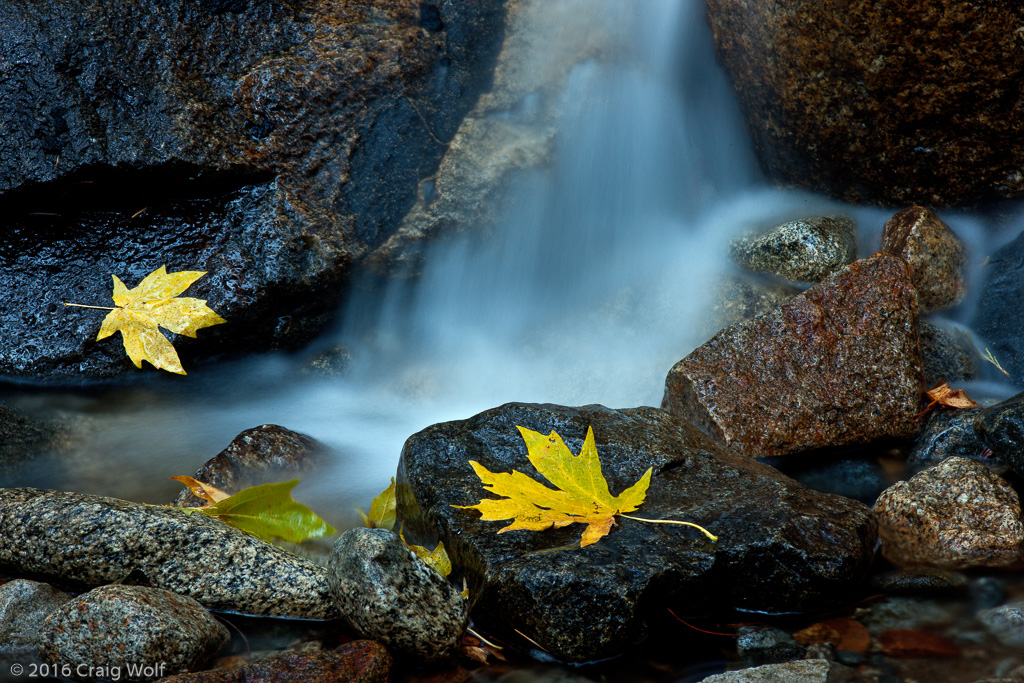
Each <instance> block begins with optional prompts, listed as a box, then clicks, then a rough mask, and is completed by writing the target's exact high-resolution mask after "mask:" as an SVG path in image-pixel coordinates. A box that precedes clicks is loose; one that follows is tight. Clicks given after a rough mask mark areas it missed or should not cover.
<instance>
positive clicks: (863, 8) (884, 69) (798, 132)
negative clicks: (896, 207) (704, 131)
mask: <svg viewBox="0 0 1024 683" xmlns="http://www.w3.org/2000/svg"><path fill="white" fill-rule="evenodd" d="M707 5H708V18H709V21H710V24H711V29H712V32H713V33H714V37H715V42H716V44H717V47H718V55H719V60H720V61H721V62H722V64H723V65H724V66H725V68H726V70H727V71H728V73H729V76H730V78H731V79H732V82H733V85H734V87H735V89H736V92H737V94H738V96H739V101H740V105H741V107H742V109H743V112H744V115H745V116H746V119H747V126H748V128H749V129H750V132H751V134H752V136H753V139H754V144H755V147H756V149H757V154H758V156H759V158H760V160H761V165H762V167H763V168H764V169H765V171H766V172H767V174H768V175H769V176H771V177H772V178H775V179H776V180H779V181H781V182H784V183H788V184H793V185H799V186H803V187H809V188H812V189H814V190H818V191H823V192H828V193H829V194H832V195H835V196H838V197H841V198H843V199H846V200H848V201H855V202H877V203H883V204H908V203H921V204H927V205H956V204H962V203H970V202H979V201H984V200H988V199H993V198H999V197H1017V196H1021V195H1022V194H1024V173H1022V164H1021V159H1022V158H1024V137H1022V136H1021V135H1020V130H1021V127H1022V126H1024V92H1022V91H1021V88H1020V82H1021V80H1022V78H1024V60H1021V59H1020V49H1021V42H1020V41H1021V37H1020V34H1019V33H1018V31H1017V29H1018V27H1020V26H1021V25H1022V23H1024V6H1022V5H1021V4H1020V3H1015V2H987V1H981V0H971V1H968V2H918V1H916V0H897V1H895V2H875V1H874V0H707Z"/></svg>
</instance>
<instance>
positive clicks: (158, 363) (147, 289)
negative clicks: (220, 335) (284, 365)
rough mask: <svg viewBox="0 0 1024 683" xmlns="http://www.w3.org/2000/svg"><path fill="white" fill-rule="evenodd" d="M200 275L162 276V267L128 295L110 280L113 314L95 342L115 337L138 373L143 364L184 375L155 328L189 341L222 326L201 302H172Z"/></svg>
mask: <svg viewBox="0 0 1024 683" xmlns="http://www.w3.org/2000/svg"><path fill="white" fill-rule="evenodd" d="M205 274H206V272H205V271H200V270H183V271H180V272H177V273H168V272H167V269H166V267H165V266H160V267H159V268H157V269H156V270H154V271H153V272H152V273H150V274H149V275H147V276H146V277H145V279H143V280H142V282H140V283H139V284H138V286H137V287H135V288H134V289H128V288H127V287H126V286H125V284H124V283H123V282H121V280H119V279H118V277H117V276H116V275H113V276H111V277H113V278H114V295H113V298H114V303H115V304H116V305H117V308H115V309H114V310H112V311H111V312H110V313H108V314H107V317H106V318H104V320H103V324H102V325H101V326H100V333H99V334H98V335H97V336H96V341H99V340H101V339H106V338H107V337H109V336H110V335H112V334H114V333H115V332H120V333H121V338H122V339H123V341H124V349H125V351H127V352H128V357H129V358H130V359H131V361H132V362H133V363H134V364H135V367H137V368H141V367H142V361H144V360H145V361H149V362H150V363H151V364H152V365H153V367H155V368H158V369H161V370H167V371H168V372H174V373H177V374H179V375H184V374H186V373H185V369H184V368H182V367H181V360H180V359H179V358H178V353H177V351H175V350H174V346H173V345H172V344H171V342H170V340H168V339H167V337H165V336H164V334H163V333H162V332H161V331H160V329H159V328H161V327H163V328H164V329H167V330H170V331H171V332H174V333H175V334H183V335H185V336H187V337H193V338H194V337H195V336H196V331H197V330H199V329H201V328H203V327H209V326H211V325H219V324H220V323H223V322H227V321H226V320H224V319H223V318H221V317H220V316H219V315H217V314H216V313H215V312H214V311H213V309H211V308H209V307H208V306H207V305H206V300H205V299H193V298H191V297H178V295H179V294H181V293H182V292H184V291H185V290H186V289H188V288H189V287H190V286H191V285H192V283H193V282H195V281H196V280H198V279H199V278H201V277H202V276H203V275H205Z"/></svg>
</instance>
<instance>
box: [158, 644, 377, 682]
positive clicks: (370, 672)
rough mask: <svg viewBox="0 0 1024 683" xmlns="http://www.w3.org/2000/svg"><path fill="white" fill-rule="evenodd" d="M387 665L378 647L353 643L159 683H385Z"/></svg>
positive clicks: (280, 656) (170, 678)
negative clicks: (309, 682) (342, 682)
mask: <svg viewBox="0 0 1024 683" xmlns="http://www.w3.org/2000/svg"><path fill="white" fill-rule="evenodd" d="M391 664H392V659H391V655H390V654H388V651H387V650H386V649H384V647H383V646H382V645H381V644H380V643H375V642H373V641H372V640H356V641H353V642H351V643H346V644H345V645H342V646H341V647H339V648H337V649H336V650H320V651H314V652H286V653H283V654H279V655H273V656H271V657H264V658H262V659H258V660H256V661H255V662H252V663H251V664H245V665H242V666H234V667H230V668H227V669H216V670H213V671H200V672H197V673H191V674H181V675H178V676H171V677H169V678H165V679H162V683H263V682H264V681H274V683H304V682H305V681H345V682H346V683H386V682H387V681H389V680H390V671H391Z"/></svg>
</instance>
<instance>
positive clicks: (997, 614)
mask: <svg viewBox="0 0 1024 683" xmlns="http://www.w3.org/2000/svg"><path fill="white" fill-rule="evenodd" d="M977 618H978V621H980V622H981V623H982V624H984V625H985V628H986V629H988V632H989V633H991V634H992V635H993V636H995V637H996V639H998V640H999V642H1000V643H1002V644H1003V645H1006V646H1007V647H1021V646H1022V645H1024V602H1011V603H1009V604H1006V605H1000V606H999V607H993V608H992V609H986V610H982V611H981V612H979V613H978V615H977Z"/></svg>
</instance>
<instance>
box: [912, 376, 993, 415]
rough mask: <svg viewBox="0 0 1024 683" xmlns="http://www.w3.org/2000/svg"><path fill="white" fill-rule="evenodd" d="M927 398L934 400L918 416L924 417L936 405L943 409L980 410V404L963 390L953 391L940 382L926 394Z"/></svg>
mask: <svg viewBox="0 0 1024 683" xmlns="http://www.w3.org/2000/svg"><path fill="white" fill-rule="evenodd" d="M924 393H925V396H927V397H928V398H930V399H931V400H932V402H931V403H929V404H928V405H927V406H925V409H924V410H922V411H921V412H920V413H918V414H917V416H916V417H922V416H924V415H927V414H928V413H929V412H931V410H932V408H933V407H934V406H936V405H938V406H941V407H943V408H978V407H979V406H978V404H977V403H975V402H974V401H972V400H971V398H970V397H969V396H968V395H967V392H965V391H964V390H963V389H952V388H951V387H950V386H949V385H948V384H946V383H945V382H939V383H938V384H936V385H935V386H934V387H932V388H931V389H929V390H928V391H926V392H924Z"/></svg>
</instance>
